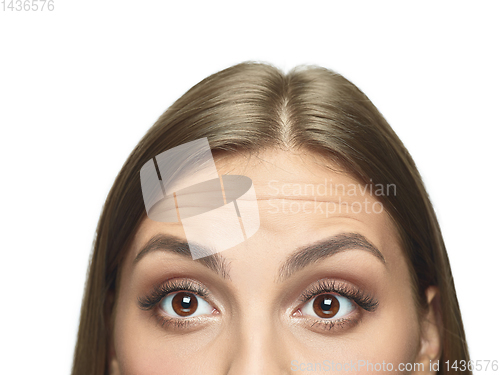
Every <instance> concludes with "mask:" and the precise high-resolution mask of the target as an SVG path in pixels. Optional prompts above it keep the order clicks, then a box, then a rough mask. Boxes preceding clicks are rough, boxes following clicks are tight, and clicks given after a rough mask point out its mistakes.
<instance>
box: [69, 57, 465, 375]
mask: <svg viewBox="0 0 500 375" xmlns="http://www.w3.org/2000/svg"><path fill="white" fill-rule="evenodd" d="M203 137H207V138H208V141H209V144H210V147H211V149H212V153H213V156H214V157H215V158H217V156H218V155H231V154H234V155H238V153H240V152H252V151H256V150H260V149H264V148H277V147H278V148H282V149H296V150H306V151H308V152H311V153H317V154H321V155H324V156H326V157H328V158H329V159H331V160H332V161H333V162H335V163H339V164H340V165H342V166H343V167H344V168H345V169H346V170H347V171H348V172H350V173H351V174H352V175H353V176H354V177H355V178H357V179H358V180H359V181H361V182H363V183H365V184H382V185H384V186H388V185H389V184H395V185H396V186H397V195H396V194H390V195H386V196H380V197H378V198H379V199H380V201H381V202H382V204H383V205H384V209H385V210H386V212H387V213H388V214H389V215H390V217H391V218H392V220H393V222H394V224H395V225H396V227H397V229H398V233H399V236H400V240H401V244H402V247H403V250H404V251H405V256H406V259H407V262H408V265H409V269H410V273H411V276H412V278H413V284H414V297H415V302H416V305H417V306H418V307H419V311H420V312H423V311H425V309H426V308H427V306H426V299H425V294H424V292H425V290H426V288H427V287H428V286H431V285H435V286H438V287H439V290H440V315H441V319H442V322H443V327H442V328H443V329H442V334H443V342H442V344H443V351H442V356H441V363H442V362H443V361H445V360H450V361H454V360H466V361H468V360H469V354H468V350H467V344H466V340H465V333H464V329H463V324H462V318H461V314H460V309H459V306H458V301H457V297H456V292H455V287H454V283H453V277H452V273H451V269H450V263H449V260H448V256H447V253H446V249H445V245H444V242H443V237H442V234H441V231H440V228H439V224H438V221H437V218H436V215H435V212H434V210H433V207H432V205H431V202H430V200H429V197H428V195H427V192H426V190H425V187H424V184H423V182H422V178H421V176H420V174H419V172H418V171H417V168H416V166H415V163H414V162H413V160H412V158H411V156H410V155H409V153H408V151H407V150H406V148H405V147H404V145H403V144H402V142H401V141H400V139H399V138H398V137H397V135H396V134H395V133H394V131H393V130H392V128H391V127H390V126H389V125H388V123H387V122H386V120H385V119H384V117H383V116H382V115H381V114H380V113H379V111H378V110H377V109H376V107H375V106H374V105H373V104H372V102H371V101H370V100H369V99H368V98H367V97H366V96H365V95H364V94H363V93H362V92H361V91H360V90H359V89H358V88H357V87H356V86H355V85H354V84H352V83H351V82H350V81H348V80H347V79H346V78H344V77H342V76H341V75H339V74H337V73H335V72H332V71H331V70H328V69H325V68H322V67H317V66H301V67H297V68H295V69H293V70H291V71H290V72H289V73H287V74H284V73H283V72H282V71H280V70H279V69H277V68H275V67H273V66H271V65H269V64H262V63H253V62H245V63H241V64H238V65H235V66H232V67H230V68H227V69H225V70H222V71H220V72H218V73H216V74H213V75H211V76H209V77H207V78H206V79H204V80H203V81H201V82H200V83H198V84H197V85H195V86H194V87H192V88H191V89H190V90H189V91H188V92H186V93H185V94H184V95H183V96H182V97H181V98H179V99H178V100H177V101H176V102H175V103H174V104H173V105H172V106H171V107H169V108H168V109H167V110H166V111H165V113H163V115H162V116H161V117H160V118H159V119H158V121H157V122H156V123H155V124H154V125H153V126H152V127H151V129H149V131H148V132H147V133H146V135H145V136H144V137H143V138H142V139H141V140H140V142H139V143H138V145H137V146H136V148H135V149H134V150H133V151H132V153H131V154H130V156H129V158H128V159H127V161H126V162H125V164H124V166H123V167H122V169H121V171H120V173H119V174H118V176H117V178H116V180H115V182H114V184H113V187H112V188H111V190H110V192H109V194H108V197H107V199H106V202H105V204H104V207H103V211H102V214H101V217H100V219H99V223H98V226H97V231H96V237H95V240H94V244H93V254H92V258H91V262H90V265H89V270H88V275H87V282H86V286H85V293H84V298H83V303H82V308H81V321H80V327H79V332H78V338H77V343H76V348H75V354H74V362H73V371H72V374H73V375H89V374H95V375H104V374H106V373H107V371H108V369H107V362H108V349H109V343H110V339H111V333H112V327H111V314H112V309H113V295H114V294H115V293H116V288H117V286H118V280H117V276H118V273H119V270H120V266H121V264H122V262H123V259H124V257H125V252H126V249H127V247H128V244H129V241H130V239H131V237H132V234H133V233H134V232H135V230H136V228H137V226H138V224H139V222H140V221H141V219H142V218H143V217H144V215H145V207H144V202H143V198H142V192H141V184H140V177H139V171H140V169H141V167H142V166H143V165H144V164H145V163H146V162H147V161H148V160H150V159H151V158H152V157H154V156H155V155H157V154H159V153H161V152H163V151H166V150H168V149H170V148H173V147H175V146H178V145H181V144H183V143H186V142H189V141H193V140H196V139H199V138H203ZM441 367H442V366H441ZM445 373H446V372H445V371H444V369H443V368H441V370H440V374H445ZM464 374H470V372H465V373H464Z"/></svg>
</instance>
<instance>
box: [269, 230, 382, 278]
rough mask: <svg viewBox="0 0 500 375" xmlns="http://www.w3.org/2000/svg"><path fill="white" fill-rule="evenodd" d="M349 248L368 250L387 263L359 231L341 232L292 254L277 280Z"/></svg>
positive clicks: (283, 265) (281, 268)
mask: <svg viewBox="0 0 500 375" xmlns="http://www.w3.org/2000/svg"><path fill="white" fill-rule="evenodd" d="M347 250H366V251H368V252H369V253H371V254H373V255H374V256H375V257H376V258H377V259H379V260H380V261H381V262H382V263H383V264H384V265H386V261H385V258H384V256H383V255H382V253H381V252H380V251H379V250H378V249H377V248H376V247H375V246H374V245H373V244H372V243H371V242H370V241H368V240H367V239H366V237H365V236H363V235H361V234H359V233H341V234H338V235H336V236H333V237H330V238H328V239H326V240H321V241H318V242H316V243H314V244H312V245H307V246H304V247H302V248H300V249H298V250H297V251H296V252H295V253H293V254H291V255H290V256H289V257H288V258H287V260H286V261H285V262H284V263H283V264H282V266H281V267H280V270H279V272H278V279H277V282H283V281H285V280H286V279H288V278H289V277H291V276H292V275H293V274H294V273H296V272H298V271H300V270H302V269H304V268H305V267H307V266H309V265H311V264H313V263H316V262H319V261H320V260H323V259H325V258H328V257H331V256H332V255H335V254H337V253H340V252H343V251H347Z"/></svg>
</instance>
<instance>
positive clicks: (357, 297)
mask: <svg viewBox="0 0 500 375" xmlns="http://www.w3.org/2000/svg"><path fill="white" fill-rule="evenodd" d="M181 291H186V292H190V293H193V294H195V295H196V296H198V297H201V298H203V299H205V300H207V299H209V297H210V292H209V291H208V289H207V288H205V287H203V286H201V285H199V284H197V283H195V282H193V281H191V280H189V279H181V280H168V281H167V282H165V283H163V284H161V285H157V286H155V287H154V288H153V290H152V291H151V292H150V293H149V294H148V295H147V296H144V297H139V298H138V305H139V308H140V309H142V310H145V311H151V310H153V309H155V308H156V307H158V305H159V303H160V302H161V301H162V299H163V298H165V297H166V296H168V295H169V294H172V293H176V292H181ZM327 293H336V294H338V295H340V296H343V297H346V298H348V299H349V300H351V301H353V302H354V303H356V305H358V306H359V307H360V308H362V309H363V310H365V311H367V312H373V311H375V310H376V309H377V307H378V304H379V303H378V301H377V300H376V299H375V297H373V296H371V295H369V294H367V293H365V292H363V291H361V290H360V289H356V288H354V287H352V286H349V285H348V284H346V283H343V282H338V281H335V280H329V279H325V280H319V281H318V282H317V283H316V284H314V285H313V286H312V287H311V288H309V289H307V290H306V291H304V292H303V293H302V294H301V296H300V298H299V301H300V302H301V306H303V305H304V304H305V303H306V302H309V301H310V300H311V299H313V298H315V297H317V296H320V295H322V294H327ZM214 310H215V309H214ZM154 315H155V316H156V317H157V319H158V320H159V323H160V325H161V326H162V327H164V326H172V327H175V328H181V329H182V328H187V327H188V326H190V325H191V324H194V323H196V322H200V320H201V319H200V318H199V317H195V318H167V317H166V316H164V315H163V314H161V313H159V312H155V314H154ZM307 319H308V320H313V323H312V325H311V328H312V327H314V326H315V325H321V326H320V327H321V328H322V329H324V330H331V329H334V328H335V329H337V328H340V329H342V328H344V326H346V325H354V324H357V323H359V321H360V319H359V317H357V318H356V317H354V318H353V317H351V318H340V319H328V320H326V319H321V318H319V317H318V318H307Z"/></svg>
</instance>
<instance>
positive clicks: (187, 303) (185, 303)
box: [181, 296, 191, 309]
mask: <svg viewBox="0 0 500 375" xmlns="http://www.w3.org/2000/svg"><path fill="white" fill-rule="evenodd" d="M181 306H182V307H183V308H185V309H189V306H191V297H189V296H186V297H183V298H182V302H181Z"/></svg>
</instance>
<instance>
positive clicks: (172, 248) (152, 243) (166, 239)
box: [134, 233, 230, 279]
mask: <svg viewBox="0 0 500 375" xmlns="http://www.w3.org/2000/svg"><path fill="white" fill-rule="evenodd" d="M190 248H191V249H196V250H197V252H198V253H204V254H210V255H207V256H205V257H203V258H198V259H195V261H196V262H198V263H201V264H203V265H204V266H205V267H207V268H208V269H210V270H212V271H214V272H215V273H216V274H218V275H219V276H221V277H222V278H223V279H230V278H229V266H228V262H227V260H226V258H224V257H223V256H221V255H220V254H219V253H213V254H212V251H211V250H210V249H209V248H207V247H204V246H202V245H200V244H197V243H193V242H189V244H188V243H187V242H185V241H184V240H182V239H181V238H180V237H177V236H173V235H169V234H163V233H161V234H157V235H155V236H153V237H152V238H151V239H150V240H149V241H148V242H147V243H146V244H145V245H144V246H143V247H142V248H141V250H140V251H139V253H138V254H137V256H136V257H135V259H134V264H137V263H138V262H139V261H140V260H141V259H142V258H143V257H144V256H145V255H146V254H149V253H152V252H156V251H163V252H169V253H172V254H178V255H182V256H183V257H186V258H189V259H192V257H191V250H190Z"/></svg>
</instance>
